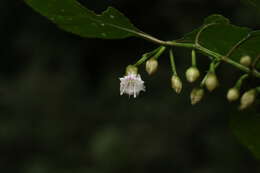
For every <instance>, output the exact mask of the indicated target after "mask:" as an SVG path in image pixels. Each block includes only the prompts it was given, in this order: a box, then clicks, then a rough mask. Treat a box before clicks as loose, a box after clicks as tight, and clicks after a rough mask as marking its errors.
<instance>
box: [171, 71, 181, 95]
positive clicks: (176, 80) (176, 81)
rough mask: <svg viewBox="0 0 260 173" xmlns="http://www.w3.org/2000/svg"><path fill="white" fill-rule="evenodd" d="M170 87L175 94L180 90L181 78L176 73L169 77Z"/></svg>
mask: <svg viewBox="0 0 260 173" xmlns="http://www.w3.org/2000/svg"><path fill="white" fill-rule="evenodd" d="M171 82H172V88H173V89H174V90H175V92H176V93H177V94H179V93H180V92H181V90H182V82H181V79H180V78H179V77H178V76H177V75H173V76H172V78H171Z"/></svg>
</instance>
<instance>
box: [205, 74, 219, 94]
mask: <svg viewBox="0 0 260 173" xmlns="http://www.w3.org/2000/svg"><path fill="white" fill-rule="evenodd" d="M205 85H206V87H207V89H208V90H209V91H210V92H211V91H213V90H214V89H215V88H216V87H217V86H218V78H217V76H216V75H215V73H209V74H208V75H207V76H206V81H205Z"/></svg>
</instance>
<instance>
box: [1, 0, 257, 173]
mask: <svg viewBox="0 0 260 173" xmlns="http://www.w3.org/2000/svg"><path fill="white" fill-rule="evenodd" d="M83 3H85V4H86V5H88V6H89V7H91V9H95V11H97V12H99V11H103V10H104V9H105V8H106V7H107V6H108V5H113V6H115V7H117V8H118V9H122V11H123V12H124V13H125V14H126V16H129V18H131V19H132V20H133V22H134V23H136V25H137V26H142V28H144V30H145V31H147V32H148V33H151V34H153V35H157V36H160V37H161V38H173V39H174V38H178V37H179V36H181V35H183V33H186V32H187V31H191V30H192V29H193V28H194V27H196V26H199V25H200V23H201V20H202V19H203V18H204V17H205V16H207V15H208V14H211V13H221V14H223V15H224V16H227V17H228V18H230V19H231V20H232V21H234V22H235V23H236V24H238V23H239V24H241V25H246V26H248V27H251V28H257V27H258V26H259V21H258V20H257V18H256V17H254V15H255V14H251V13H250V9H249V8H247V7H246V6H241V5H240V4H238V3H237V2H236V1H235V0H232V1H224V0H221V1H206V0H202V1H199V2H197V1H196V2H195V1H192V0H176V1H174V2H173V1H170V0H165V1H159V0H154V1H150V2H149V5H147V2H144V1H137V0H125V1H119V0H114V1H112V0H109V1H84V2H83ZM136 4H139V6H140V8H136ZM148 6H149V8H148ZM0 8H1V10H0V13H1V15H0V22H1V26H2V27H1V28H0V33H1V44H2V46H1V48H2V49H1V51H0V57H1V60H2V63H0V67H1V68H0V75H1V78H0V80H1V87H0V91H1V97H0V103H1V104H0V106H1V109H0V110H1V116H0V150H1V156H0V161H1V162H0V170H1V171H2V172H8V173H9V172H11V173H12V172H15V173H18V172H21V173H46V172H48V173H59V172H61V173H70V172H74V173H81V172H82V173H83V172H84V173H85V172H90V173H104V172H113V173H116V172H126V173H127V172H136V173H139V172H140V173H141V172H142V173H143V172H149V173H152V172H164V173H167V172H180V173H186V172H187V173H189V172H195V173H217V172H223V173H225V172H228V173H230V172H237V173H244V172H259V171H260V168H259V162H258V161H256V160H255V159H254V158H253V157H252V155H251V154H250V153H249V151H248V150H247V149H246V148H244V147H243V146H241V145H240V144H239V143H238V141H237V139H236V138H235V136H234V135H233V134H232V132H231V131H230V129H229V127H228V126H229V125H228V124H229V122H228V120H229V116H228V115H229V114H230V113H232V111H233V110H232V109H231V108H230V107H232V106H234V105H231V104H229V103H228V102H227V101H226V99H225V91H226V88H228V87H231V86H233V84H234V82H235V80H236V79H237V78H238V76H239V72H236V73H235V72H233V70H230V67H229V66H221V69H220V70H219V73H220V75H222V76H223V77H222V79H221V85H220V87H219V89H218V90H217V91H216V92H214V94H207V96H206V98H205V99H204V100H203V101H202V103H201V104H200V105H198V106H195V107H192V106H191V105H190V103H189V91H190V90H191V88H192V86H190V85H189V84H187V83H185V86H184V92H183V93H182V94H181V95H180V96H177V95H176V94H175V93H174V92H173V91H172V89H171V87H170V77H171V71H170V70H171V69H170V67H169V65H168V59H167V57H165V58H162V59H160V61H159V63H160V66H159V68H160V69H159V71H158V73H157V74H156V75H155V76H152V77H148V75H146V74H145V73H144V70H143V69H140V72H141V73H142V75H143V78H144V80H145V81H146V86H147V92H145V93H143V94H141V95H140V97H139V98H138V99H135V100H134V99H129V98H128V97H120V96H119V79H118V77H120V76H122V75H123V73H124V67H125V66H126V65H128V64H129V63H133V61H135V60H136V59H137V57H138V56H139V55H141V54H142V53H144V52H147V51H149V50H151V49H153V48H154V45H152V44H149V43H147V42H144V41H142V40H138V39H127V40H122V41H106V40H96V39H90V40H89V39H82V38H79V37H76V36H73V35H71V34H68V33H65V32H62V31H60V30H58V29H57V28H56V27H55V26H54V25H53V24H51V23H50V22H49V21H48V20H46V19H45V18H43V17H41V16H39V15H37V14H35V13H34V12H33V11H32V10H31V9H30V8H28V7H27V6H26V5H24V3H23V2H22V1H8V0H4V1H2V2H1V6H0ZM144 9H145V10H144ZM150 16H153V17H154V18H155V19H154V20H150V19H149V17H150ZM158 21H160V22H158ZM158 23H160V24H158ZM126 45H127V46H126ZM175 52H176V58H177V60H176V63H177V64H178V66H179V68H180V69H179V71H180V72H179V73H181V72H182V73H183V72H184V70H185V69H186V68H187V67H189V65H190V64H189V63H190V53H189V52H187V51H185V50H182V49H180V50H176V51H175ZM164 56H167V55H164ZM199 58H200V59H199V65H200V69H201V71H206V69H207V66H208V60H207V58H205V57H203V56H200V57H199ZM224 74H229V75H224ZM181 77H182V78H183V76H181ZM235 106H236V107H237V105H235Z"/></svg>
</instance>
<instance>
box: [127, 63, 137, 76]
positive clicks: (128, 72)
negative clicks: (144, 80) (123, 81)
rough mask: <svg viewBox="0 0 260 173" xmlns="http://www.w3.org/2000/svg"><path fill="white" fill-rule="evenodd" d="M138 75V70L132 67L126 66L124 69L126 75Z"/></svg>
mask: <svg viewBox="0 0 260 173" xmlns="http://www.w3.org/2000/svg"><path fill="white" fill-rule="evenodd" d="M137 73H138V68H137V67H136V66H134V65H128V66H127V67H126V75H129V74H137Z"/></svg>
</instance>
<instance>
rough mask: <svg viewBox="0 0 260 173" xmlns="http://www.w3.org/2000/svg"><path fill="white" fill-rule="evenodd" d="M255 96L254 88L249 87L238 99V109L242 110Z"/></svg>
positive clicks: (249, 104) (250, 103)
mask: <svg viewBox="0 0 260 173" xmlns="http://www.w3.org/2000/svg"><path fill="white" fill-rule="evenodd" d="M255 97H256V90H255V89H251V90H249V91H246V92H245V93H244V94H243V95H242V97H241V99H240V106H239V109H240V110H243V109H246V108H248V107H249V106H251V105H252V104H253V103H254V101H255Z"/></svg>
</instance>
